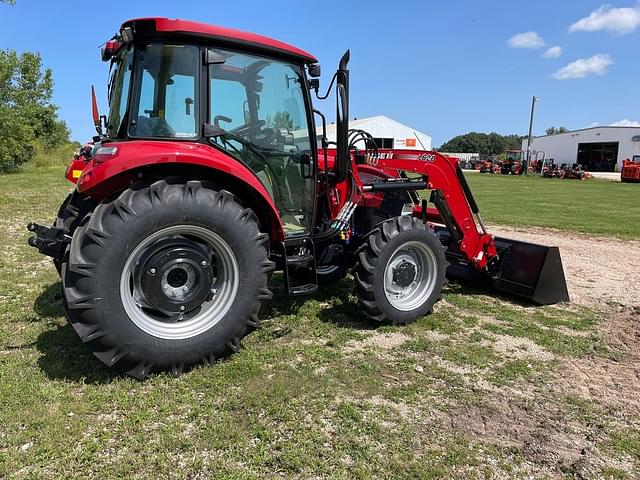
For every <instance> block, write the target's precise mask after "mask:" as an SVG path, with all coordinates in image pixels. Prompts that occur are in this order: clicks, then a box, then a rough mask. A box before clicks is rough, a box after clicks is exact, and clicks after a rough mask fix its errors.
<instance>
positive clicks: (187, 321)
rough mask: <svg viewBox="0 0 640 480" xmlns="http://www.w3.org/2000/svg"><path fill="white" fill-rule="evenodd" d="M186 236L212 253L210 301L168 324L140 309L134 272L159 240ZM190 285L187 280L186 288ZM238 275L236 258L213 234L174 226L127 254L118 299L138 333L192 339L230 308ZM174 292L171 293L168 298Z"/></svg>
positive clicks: (185, 226)
mask: <svg viewBox="0 0 640 480" xmlns="http://www.w3.org/2000/svg"><path fill="white" fill-rule="evenodd" d="M184 235H188V236H190V237H193V238H195V239H197V240H199V241H200V242H202V243H203V244H206V245H207V246H208V247H209V248H210V250H211V251H212V252H213V257H214V258H215V262H216V265H217V276H216V278H215V282H213V284H212V285H211V293H212V298H210V299H208V300H206V301H204V302H203V303H202V304H201V305H200V307H199V308H198V311H197V312H187V313H185V316H184V318H183V319H181V320H178V321H176V322H173V323H170V322H167V321H162V319H161V317H159V316H157V315H154V314H153V313H150V312H149V311H148V309H145V308H143V307H142V306H141V305H140V303H139V301H138V299H136V297H135V287H134V281H133V275H134V270H135V268H136V266H137V265H138V263H139V261H140V258H141V256H142V255H143V254H144V252H145V251H146V250H147V249H148V248H150V247H151V246H152V245H154V244H155V243H156V242H158V241H159V240H164V239H167V238H172V237H180V236H184ZM189 282H191V279H190V278H187V284H189ZM239 284H240V275H239V268H238V262H237V260H236V256H235V255H234V253H233V251H232V250H231V247H230V246H229V244H227V242H226V241H224V240H223V239H222V237H221V236H220V235H218V234H217V233H215V232H213V231H211V230H208V229H206V228H203V227H198V226H195V225H175V226H172V227H167V228H163V229H162V230H159V231H157V232H155V233H154V234H152V235H150V236H149V237H147V238H145V239H144V240H143V241H142V242H140V244H138V246H137V247H136V248H135V249H134V250H133V252H131V254H130V255H129V257H128V258H127V261H126V263H125V265H124V268H123V269H122V275H121V277H120V298H121V300H122V305H123V307H124V309H125V311H126V312H127V315H128V316H129V318H130V319H131V321H132V322H133V323H134V324H135V325H136V326H137V327H138V328H140V329H141V330H142V331H144V332H146V333H148V334H149V335H153V336H154V337H158V338H164V339H169V340H179V339H185V338H192V337H195V336H197V335H200V334H202V333H204V332H206V331H207V330H209V329H210V328H212V327H213V326H214V325H216V324H217V323H218V322H220V320H222V318H224V316H225V315H226V314H227V312H228V311H229V309H230V308H231V306H232V305H233V303H234V301H235V298H236V295H237V293H238V287H239ZM173 294H174V292H172V295H173Z"/></svg>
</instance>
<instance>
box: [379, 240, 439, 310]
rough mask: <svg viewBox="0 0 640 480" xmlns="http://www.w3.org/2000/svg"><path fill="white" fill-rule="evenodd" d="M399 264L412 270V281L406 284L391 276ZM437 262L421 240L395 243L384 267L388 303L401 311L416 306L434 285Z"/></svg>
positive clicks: (428, 294)
mask: <svg viewBox="0 0 640 480" xmlns="http://www.w3.org/2000/svg"><path fill="white" fill-rule="evenodd" d="M403 265H410V267H408V268H413V269H414V270H415V277H414V279H413V281H412V282H411V283H410V284H409V285H406V286H402V285H399V284H398V282H397V278H394V277H395V276H396V275H397V272H398V269H399V268H401V267H402V266H403ZM437 265H438V264H437V260H436V256H435V254H434V253H433V251H432V250H431V248H429V246H428V245H427V244H425V243H422V242H417V241H412V242H407V243H405V244H403V245H401V246H400V247H398V248H397V249H396V251H395V252H393V254H392V255H391V258H390V259H389V261H388V262H387V265H386V266H385V269H384V294H385V296H386V298H387V301H388V302H389V303H390V304H391V306H392V307H393V308H395V309H397V310H401V311H403V312H408V311H411V310H415V309H416V308H418V307H420V306H421V305H422V304H423V303H424V302H425V300H427V298H429V296H431V294H432V293H433V290H434V289H435V287H436V279H437V278H436V277H437V271H438V269H437Z"/></svg>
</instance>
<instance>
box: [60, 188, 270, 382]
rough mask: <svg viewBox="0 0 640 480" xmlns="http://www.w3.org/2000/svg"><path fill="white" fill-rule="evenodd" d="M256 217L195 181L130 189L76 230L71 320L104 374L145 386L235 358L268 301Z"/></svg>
mask: <svg viewBox="0 0 640 480" xmlns="http://www.w3.org/2000/svg"><path fill="white" fill-rule="evenodd" d="M267 242H268V235H267V234H264V233H261V232H260V230H259V227H258V221H257V217H256V215H255V214H254V213H253V211H252V210H250V209H245V208H243V207H242V206H241V205H240V204H238V203H237V202H236V201H235V200H234V198H233V196H232V195H231V194H230V193H228V192H225V191H220V192H218V191H215V190H213V189H211V188H209V186H207V185H205V184H203V183H202V182H199V181H189V182H186V183H176V184H170V183H168V182H167V181H165V180H161V181H157V182H155V183H153V184H152V185H150V186H141V187H137V188H136V187H133V188H130V189H128V190H125V191H124V192H122V193H121V194H120V195H119V196H118V197H116V198H115V199H113V200H111V201H108V202H105V203H102V204H100V205H98V206H97V207H96V209H95V210H94V212H93V214H92V215H91V217H90V218H89V220H88V221H87V222H86V223H84V224H83V225H82V226H80V227H78V229H77V230H76V232H75V235H74V236H73V240H72V242H71V246H70V248H69V252H68V263H66V264H64V265H63V287H64V293H65V300H66V308H67V312H68V317H69V320H70V323H71V325H72V326H73V328H74V330H75V331H76V333H77V334H78V336H79V337H80V339H81V340H82V341H83V342H84V343H85V344H86V345H87V347H88V349H89V350H90V351H91V352H92V353H93V354H94V355H95V356H96V357H97V358H98V359H100V361H102V362H103V363H104V364H105V365H107V366H109V367H112V366H115V365H117V366H118V368H119V369H122V370H125V371H126V372H127V373H128V374H129V375H131V376H134V377H137V378H144V377H145V376H146V375H147V374H148V373H149V372H151V371H152V370H170V371H171V372H172V373H173V374H176V375H177V374H180V373H181V372H182V370H183V368H184V367H186V366H189V365H193V364H196V363H199V362H202V363H205V364H209V363H210V362H212V361H214V360H215V359H216V358H219V357H222V356H225V355H227V354H230V353H233V352H237V351H238V350H239V349H240V340H241V339H242V338H243V337H244V336H245V335H246V334H248V333H249V332H250V331H251V330H253V329H254V328H257V327H258V326H259V320H258V312H259V310H260V305H261V302H262V300H267V299H270V298H271V297H272V294H271V292H270V290H269V288H268V280H269V275H270V273H271V271H272V270H273V268H274V265H273V263H272V262H271V261H269V259H268V254H267V249H266V246H265V244H266V243H267Z"/></svg>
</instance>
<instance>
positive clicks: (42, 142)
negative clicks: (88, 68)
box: [0, 0, 75, 173]
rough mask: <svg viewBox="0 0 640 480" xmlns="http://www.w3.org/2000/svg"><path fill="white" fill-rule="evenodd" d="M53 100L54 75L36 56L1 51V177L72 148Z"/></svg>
mask: <svg viewBox="0 0 640 480" xmlns="http://www.w3.org/2000/svg"><path fill="white" fill-rule="evenodd" d="M0 3H8V4H9V5H12V4H14V3H15V1H14V0H0ZM52 96H53V75H52V73H51V70H50V69H46V70H43V68H42V58H41V57H40V54H39V53H34V52H24V53H21V54H18V53H17V52H16V51H15V50H2V49H0V173H4V172H8V171H11V170H14V169H16V168H18V167H20V166H21V165H23V164H25V163H27V162H30V161H31V162H33V163H46V162H44V161H43V158H45V159H46V157H47V156H50V155H52V154H55V153H59V152H60V151H62V152H63V154H66V153H67V152H68V151H70V150H71V148H75V147H72V146H71V143H70V142H69V129H68V128H67V125H66V124H65V123H64V122H63V121H61V120H60V119H58V107H56V106H55V105H54V104H53V103H52V101H51V97H52Z"/></svg>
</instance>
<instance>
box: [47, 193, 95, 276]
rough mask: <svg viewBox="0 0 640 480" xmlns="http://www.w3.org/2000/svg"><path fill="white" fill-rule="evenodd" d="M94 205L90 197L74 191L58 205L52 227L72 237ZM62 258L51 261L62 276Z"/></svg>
mask: <svg viewBox="0 0 640 480" xmlns="http://www.w3.org/2000/svg"><path fill="white" fill-rule="evenodd" d="M95 205H96V204H95V202H94V201H93V200H92V199H91V198H90V197H88V196H86V195H83V194H81V193H80V192H78V191H77V190H74V191H73V192H71V193H70V194H69V195H67V198H65V199H64V202H62V205H60V208H59V209H58V215H57V217H56V219H55V220H54V221H53V226H54V227H55V228H60V229H62V230H63V231H64V233H65V234H66V235H69V236H70V237H72V236H73V233H74V232H75V230H76V228H77V227H78V225H79V224H80V222H81V221H82V219H83V218H84V217H85V216H86V215H87V214H88V213H89V212H91V210H93V208H94V207H95ZM64 256H65V255H63V256H62V257H54V259H53V265H54V266H55V267H56V270H57V272H58V275H62V264H63V263H64Z"/></svg>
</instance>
